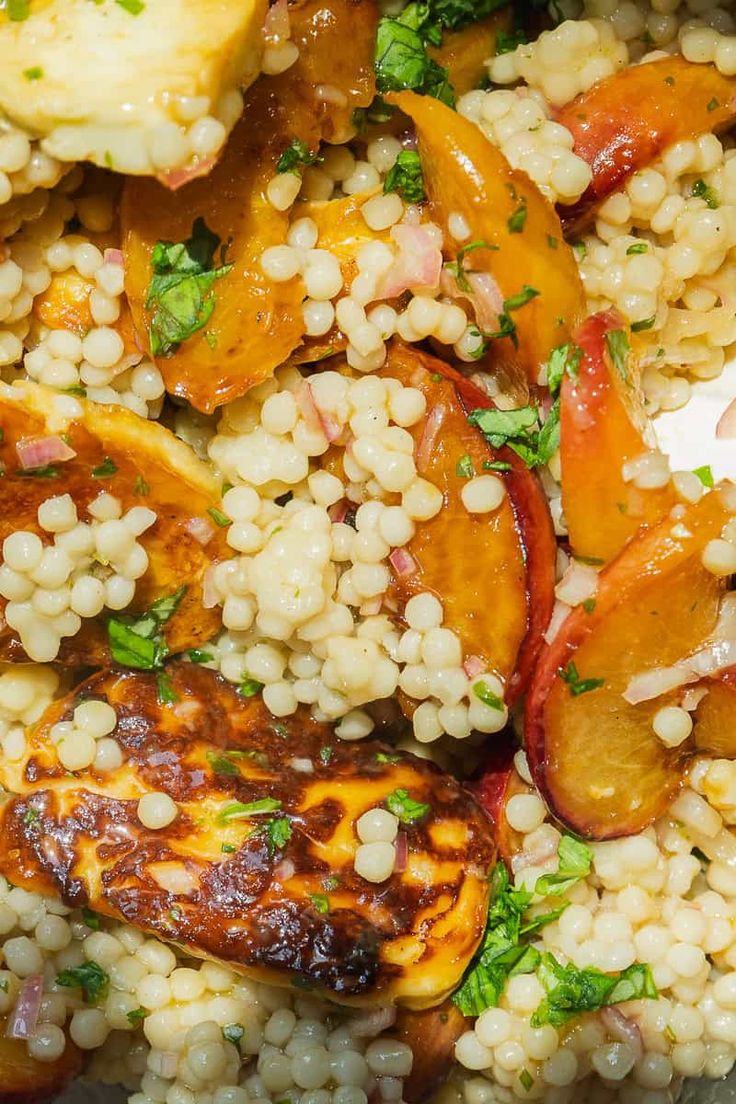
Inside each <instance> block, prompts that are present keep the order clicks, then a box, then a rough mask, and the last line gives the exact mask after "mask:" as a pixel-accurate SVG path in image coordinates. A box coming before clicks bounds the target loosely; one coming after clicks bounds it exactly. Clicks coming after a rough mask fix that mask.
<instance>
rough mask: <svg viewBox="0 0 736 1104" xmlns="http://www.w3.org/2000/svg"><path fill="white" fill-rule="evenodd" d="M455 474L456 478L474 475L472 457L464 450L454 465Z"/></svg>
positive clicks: (470, 477)
mask: <svg viewBox="0 0 736 1104" xmlns="http://www.w3.org/2000/svg"><path fill="white" fill-rule="evenodd" d="M455 475H456V476H457V477H458V479H472V478H473V476H474V475H475V468H474V467H473V458H472V456H471V455H470V453H468V452H466V453H465V455H464V456H461V457H460V459H459V460H458V462H457V464H456V465H455Z"/></svg>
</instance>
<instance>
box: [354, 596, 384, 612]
mask: <svg viewBox="0 0 736 1104" xmlns="http://www.w3.org/2000/svg"><path fill="white" fill-rule="evenodd" d="M382 606H383V595H382V594H377V595H376V596H375V597H374V598H366V600H365V602H363V603H362V605H361V607H360V614H361V616H362V617H375V615H376V614H377V613H380V612H381V607H382Z"/></svg>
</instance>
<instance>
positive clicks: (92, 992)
mask: <svg viewBox="0 0 736 1104" xmlns="http://www.w3.org/2000/svg"><path fill="white" fill-rule="evenodd" d="M56 984H57V985H62V986H63V987H64V988H65V989H81V990H82V996H83V998H84V1002H85V1004H99V1002H100V1001H101V1000H102V999H103V997H105V996H106V994H107V990H108V987H109V984H110V978H109V976H108V974H106V973H105V971H104V970H103V969H102V967H101V966H100V965H99V964H98V963H97V962H83V963H82V965H81V966H75V967H74V969H71V970H62V971H61V973H60V974H58V975H57V978H56Z"/></svg>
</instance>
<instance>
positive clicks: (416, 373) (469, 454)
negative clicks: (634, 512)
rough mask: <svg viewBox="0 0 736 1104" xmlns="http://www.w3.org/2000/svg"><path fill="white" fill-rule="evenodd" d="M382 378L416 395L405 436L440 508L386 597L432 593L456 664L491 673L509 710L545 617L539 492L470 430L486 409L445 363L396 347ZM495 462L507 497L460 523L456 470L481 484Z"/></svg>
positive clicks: (545, 552)
mask: <svg viewBox="0 0 736 1104" xmlns="http://www.w3.org/2000/svg"><path fill="white" fill-rule="evenodd" d="M382 371H383V374H385V375H386V376H391V377H393V378H394V379H398V380H401V382H402V383H404V384H405V385H411V386H413V387H417V388H419V390H421V391H422V392H423V394H424V395H425V398H426V400H427V414H426V415H425V417H424V418H423V419H422V421H421V422H420V423H419V424H418V425H417V426H415V427H414V428H413V436H414V438H415V442H416V444H415V458H416V463H417V470H418V471H419V474H420V475H422V476H424V477H425V478H427V479H428V480H430V482H432V483H434V484H435V485H436V486H438V487H439V488H440V489H441V490H442V492H443V495H444V499H445V504H444V506H443V508H442V510H441V511H440V512H439V514H437V515H436V516H435V517H434V518H431V519H430V520H429V521H427V522H422V523H420V524H419V525H418V526H417V531H416V534H415V536H414V538H413V539H412V540H411V541H410V542H409V544H408V545H407V551H408V552H409V553H410V555H411V556H412V557H413V559H414V561H415V562H416V564H417V568H416V570H415V571H412V572H411V573H409V574H407V575H404V576H396V578H395V580H394V584H393V586H392V591H391V593H392V595H393V597H395V598H396V599H397V600H398V601H399V603H400V604H402V605H403V603H405V602H406V601H407V600H408V599H409V598H410V597H411V596H412V595H414V594H417V593H419V592H420V591H425V590H429V591H432V592H433V593H435V594H436V595H437V597H438V598H439V599H440V600H441V601H442V603H443V605H444V609H445V622H444V623H445V624H446V625H447V626H448V627H449V628H452V629H453V630H454V631H455V632H456V633H457V634H458V636H459V637H460V639H461V641H462V645H463V653H464V655H465V656H466V657H468V656H476V657H478V659H480V661H481V662H482V663H483V664H484V666H485V667H486V669H488V670H492V671H494V672H495V673H496V674H497V675H498V677H499V678H500V679H501V680H502V681H503V682H504V684H505V686H506V688H507V694H506V698H507V701H511V700H513V699H514V698H515V697H517V696H518V694H519V693H520V692H521V690H522V687H523V684H524V682H525V680H526V677H527V675H528V672H529V670H530V668H531V665H532V664H533V662H534V658H535V656H536V653H537V651H538V649H539V647H540V644H541V634H542V632H544V629H545V628H546V626H547V621H548V618H549V612H551V605H552V587H553V572H554V561H555V546H554V536H553V534H552V528H551V522H550V520H549V512H548V510H547V504H546V501H545V499H544V495H543V492H542V490H541V488H540V486H539V483H538V481H537V479H536V476H534V474H533V473H532V472H530V471H528V470H527V469H526V468H525V467H524V466H523V465H522V464H520V466H517V465H516V463H515V461H516V460H518V458H517V457H513V459H512V457H511V456H509V457H507V455H506V451H507V450H502V451H499V452H498V453H496V452H495V451H494V450H493V449H492V448H491V446H490V445H489V444H488V442H487V441H486V440H485V438H484V437H483V435H482V434H481V433H479V432H478V430H477V429H475V427H473V426H471V425H470V424H469V422H468V420H467V414H468V412H469V411H470V410H472V409H475V408H476V407H479V406H488V405H490V403H489V400H488V399H487V398H486V397H485V396H483V395H482V394H481V393H480V392H479V391H478V390H477V389H476V388H475V387H474V386H473V385H472V384H468V383H467V381H464V380H462V377H460V376H459V375H458V374H457V373H455V372H453V370H452V369H451V368H448V366H447V365H446V364H444V363H443V362H442V361H439V360H435V358H433V357H430V356H427V355H426V354H424V353H422V352H420V351H419V350H418V349H416V348H414V347H412V346H405V345H402V344H399V343H395V344H393V345H392V346H391V347H390V350H389V357H388V363H387V365H386V367H385V368H384V369H383V370H382ZM498 462H500V463H501V464H502V465H504V464H506V463H507V464H509V465H511V468H510V470H509V471H502V472H498V473H497V474H498V475H499V477H500V478H501V479H502V480H503V481H504V483H505V485H506V489H507V496H506V498H505V499H504V501H503V503H502V504H501V506H500V507H499V509H498V510H496V511H495V512H494V513H492V514H490V515H485V514H477V515H474V514H469V513H468V511H467V510H466V509H465V507H464V505H463V503H462V500H461V497H460V493H461V491H462V487H463V485H464V482H465V479H466V478H467V474H466V475H464V474H463V473H462V472H461V471H460V470H459V468H458V465H459V464H461V463H464V464H465V465H466V467H467V468H468V472H469V471H470V469H471V468H472V470H473V471H474V472H475V474H477V475H482V474H483V473H484V471H486V470H487V469H484V467H483V465H484V464H493V463H498ZM519 463H520V462H519ZM479 565H482V569H480V570H479Z"/></svg>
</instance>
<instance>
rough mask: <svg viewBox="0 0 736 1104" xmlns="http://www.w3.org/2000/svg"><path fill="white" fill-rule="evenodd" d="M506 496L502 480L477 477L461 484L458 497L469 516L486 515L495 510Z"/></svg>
mask: <svg viewBox="0 0 736 1104" xmlns="http://www.w3.org/2000/svg"><path fill="white" fill-rule="evenodd" d="M505 495H506V488H505V487H504V485H503V482H502V480H500V479H498V478H497V477H496V476H495V475H477V476H475V477H474V478H473V479H469V480H468V481H467V482H466V483H464V484H463V486H462V488H461V490H460V497H461V499H462V502H463V506H464V507H465V509H466V510H467V511H468V513H471V514H487V513H490V512H491V511H492V510H497V509H498V507H499V506H500V505H501V503H502V502H503V500H504V498H505Z"/></svg>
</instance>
